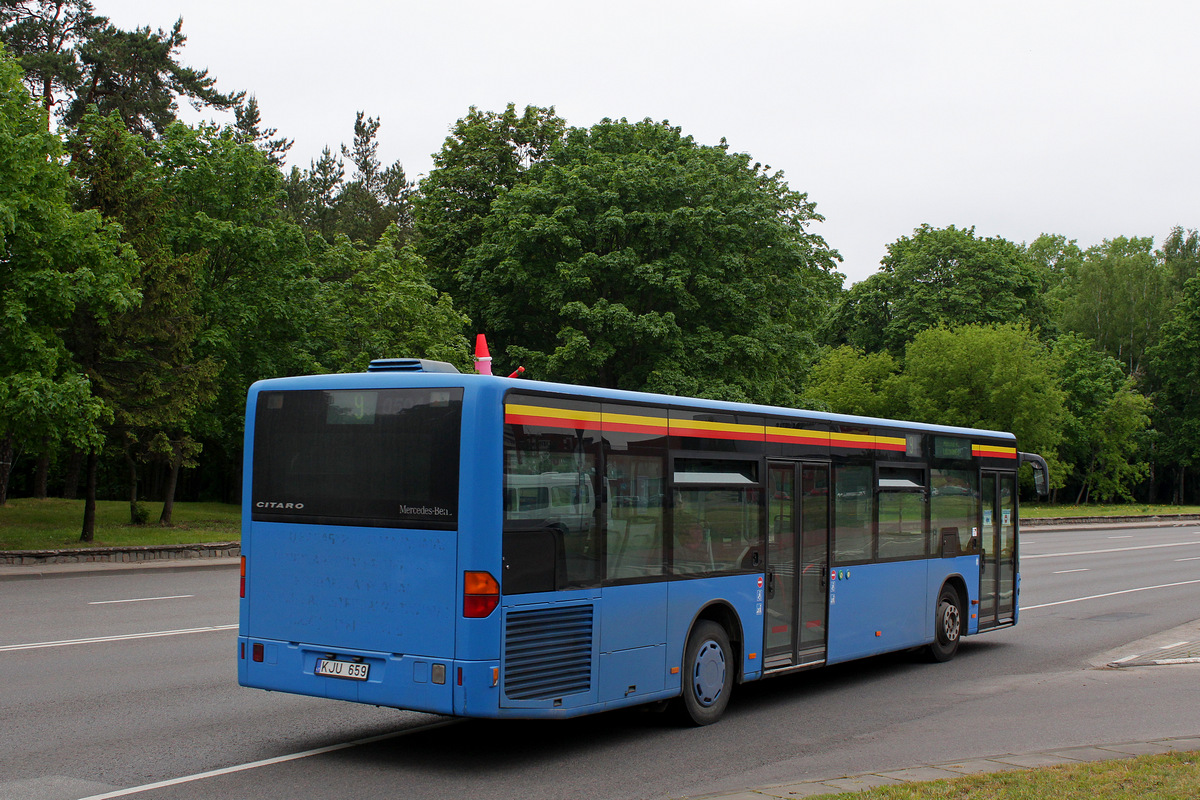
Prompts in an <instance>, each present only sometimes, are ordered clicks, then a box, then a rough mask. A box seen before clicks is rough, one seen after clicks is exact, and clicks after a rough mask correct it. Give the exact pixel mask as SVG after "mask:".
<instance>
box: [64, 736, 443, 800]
mask: <svg viewBox="0 0 1200 800" xmlns="http://www.w3.org/2000/svg"><path fill="white" fill-rule="evenodd" d="M459 722H462V720H461V719H448V720H443V721H441V722H433V723H430V724H429V725H422V726H420V727H417V728H409V729H407V730H403V731H394V732H392V733H383V734H380V735H379V736H368V737H367V738H365V739H355V740H354V741H352V742H342V743H341V744H331V745H327V746H325V747H318V748H315V749H313V750H304V751H302V752H299V753H290V754H288V755H286V756H275V757H274V758H264V759H263V760H262V761H251V762H249V763H247V764H237V765H235V766H232V767H222V768H221V769H213V770H209V771H208V772H197V773H196V774H195V775H185V776H184V777H182V778H171V779H170V780H166V781H158V782H157V783H147V784H146V785H144V786H133V787H130V788H129V789H118V790H117V791H115V792H106V793H105V794H94V795H92V796H91V797H83V798H80V800H112V798H115V797H127V796H129V795H131V794H138V793H139V792H149V791H152V790H154V789H162V788H165V787H167V786H178V785H180V784H182V783H192V782H193V781H202V780H204V779H205V778H216V777H218V776H220V775H232V774H233V773H235V772H245V771H246V770H250V769H258V768H259V767H269V766H271V765H272V764H283V763H285V762H288V761H296V760H298V759H301V758H308V757H309V756H319V755H322V754H324V753H332V752H335V751H337V750H345V749H346V748H349V747H358V746H359V745H364V744H373V743H375V742H382V741H384V740H385V739H395V738H397V737H399V736H407V735H409V734H410V733H419V732H424V731H431V730H433V729H435V728H442V727H445V726H446V725H456V724H458V723H459Z"/></svg>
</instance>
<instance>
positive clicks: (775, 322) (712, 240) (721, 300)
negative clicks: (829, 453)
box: [459, 120, 841, 403]
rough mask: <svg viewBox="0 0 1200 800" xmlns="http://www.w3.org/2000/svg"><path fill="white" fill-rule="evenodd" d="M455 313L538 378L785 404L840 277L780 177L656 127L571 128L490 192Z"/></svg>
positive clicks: (806, 212)
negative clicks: (502, 187)
mask: <svg viewBox="0 0 1200 800" xmlns="http://www.w3.org/2000/svg"><path fill="white" fill-rule="evenodd" d="M490 209H491V210H490V212H489V213H488V216H487V217H486V219H485V221H484V230H483V236H482V239H481V241H480V244H479V245H478V246H476V247H474V248H472V249H471V250H470V251H469V254H468V256H467V259H466V261H465V262H464V263H463V264H462V266H461V267H460V269H459V279H460V281H461V285H462V290H461V297H460V298H459V299H460V302H463V303H464V304H465V307H466V310H467V312H468V314H469V316H471V317H472V318H473V319H474V320H475V322H476V324H477V325H480V326H481V327H482V328H483V329H484V330H486V331H488V333H489V335H491V336H492V338H493V341H494V342H495V343H497V344H498V345H500V346H502V347H504V350H503V353H504V355H503V356H501V357H500V358H498V361H500V362H501V365H502V366H503V364H504V363H507V364H508V365H509V366H510V367H511V366H515V365H516V363H518V362H520V363H523V364H525V365H526V366H528V367H529V368H530V370H531V373H532V374H534V375H536V376H537V377H539V378H546V379H551V380H563V381H568V382H574V383H586V384H593V385H601V386H614V387H621V388H631V389H649V390H652V391H662V392H668V393H673V394H692V395H701V396H709V397H723V398H727V399H739V400H746V399H750V400H758V401H769V402H780V403H787V402H791V401H793V400H794V399H795V394H796V390H797V388H798V387H799V385H800V379H801V376H802V374H803V370H804V368H805V366H806V365H807V364H808V363H809V361H810V360H811V357H812V354H813V351H814V349H815V346H814V343H813V341H812V337H811V335H810V333H809V331H811V330H812V329H813V328H815V327H816V322H817V320H819V319H820V318H821V316H822V315H823V314H824V313H825V310H826V308H827V306H828V304H829V302H830V301H831V298H832V296H833V294H834V292H835V291H836V289H837V286H838V285H839V284H840V277H841V276H840V275H838V274H837V273H836V272H834V265H835V262H836V259H837V258H838V256H837V254H836V253H835V252H833V251H832V250H830V249H829V247H828V246H827V245H826V244H825V242H824V240H822V239H821V238H820V237H819V236H817V235H815V234H813V233H811V232H809V230H808V227H809V225H810V224H811V223H812V222H814V221H819V220H820V219H821V217H820V216H819V215H818V214H817V213H816V208H815V204H814V203H813V202H811V201H810V200H809V199H808V197H807V195H805V194H803V193H800V192H796V191H793V190H791V189H790V188H789V187H788V186H787V184H786V182H785V181H784V179H783V176H782V174H780V173H771V172H770V171H769V168H763V167H762V165H760V164H756V163H752V162H751V161H750V158H749V156H746V155H742V154H732V153H730V152H729V150H728V147H727V145H725V144H724V143H723V142H722V143H721V144H720V145H719V146H716V147H711V146H703V145H699V144H697V143H696V142H695V141H693V140H692V138H691V137H687V136H684V135H683V134H682V133H681V131H680V130H679V129H678V128H674V127H671V126H670V125H669V124H667V123H665V122H664V123H656V122H652V121H650V120H643V121H641V122H637V123H630V122H627V121H625V120H621V121H619V122H613V121H611V120H604V121H603V122H601V123H599V124H598V125H595V126H593V127H592V128H590V129H572V130H571V131H570V132H569V133H568V135H567V139H566V142H565V143H564V144H563V145H562V146H560V147H556V148H554V149H553V150H551V151H550V155H549V158H548V160H546V161H544V162H543V163H541V164H538V165H535V166H534V167H533V168H532V169H531V171H530V174H529V175H528V176H526V177H525V179H524V180H523V181H522V182H521V183H518V184H517V185H515V186H513V187H512V188H511V189H509V190H508V191H507V192H504V193H503V194H501V195H500V196H499V197H498V198H497V199H496V200H495V201H494V202H492V204H491V207H490Z"/></svg>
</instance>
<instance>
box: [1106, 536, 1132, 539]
mask: <svg viewBox="0 0 1200 800" xmlns="http://www.w3.org/2000/svg"><path fill="white" fill-rule="evenodd" d="M1108 538H1110V539H1132V538H1133V536H1110V537H1108Z"/></svg>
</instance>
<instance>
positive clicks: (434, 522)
mask: <svg viewBox="0 0 1200 800" xmlns="http://www.w3.org/2000/svg"><path fill="white" fill-rule="evenodd" d="M462 395H463V393H462V389H370V390H361V391H360V390H337V391H320V390H307V391H282V392H263V393H262V394H260V395H259V396H258V405H257V408H256V410H255V421H254V456H253V469H254V476H253V498H252V503H253V508H252V510H251V518H252V519H254V520H259V521H264V522H307V523H319V524H326V525H369V526H377V527H392V528H396V527H406V528H407V527H412V528H434V529H452V528H454V527H455V526H456V524H457V521H458V459H459V432H460V427H461V421H462Z"/></svg>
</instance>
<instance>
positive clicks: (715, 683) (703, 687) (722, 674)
mask: <svg viewBox="0 0 1200 800" xmlns="http://www.w3.org/2000/svg"><path fill="white" fill-rule="evenodd" d="M736 670H737V664H735V663H734V660H733V648H732V647H730V645H729V634H727V633H726V632H725V629H724V628H722V627H721V626H720V625H718V624H717V623H715V622H712V621H709V620H701V621H700V622H697V623H696V627H695V628H694V629H693V630H692V634H691V636H689V637H688V640H687V646H686V647H685V648H684V649H683V697H682V698H680V701H679V705H680V710H681V711H682V712H683V714H682V716H683V718H684V721H685V722H688V723H690V724H692V725H697V726H699V725H711V724H712V723H714V722H716V721H717V720H718V719H720V718H721V714H723V713H724V712H725V707H726V706H727V705H729V693H730V692H731V691H732V690H733V676H734V673H735V672H736Z"/></svg>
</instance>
